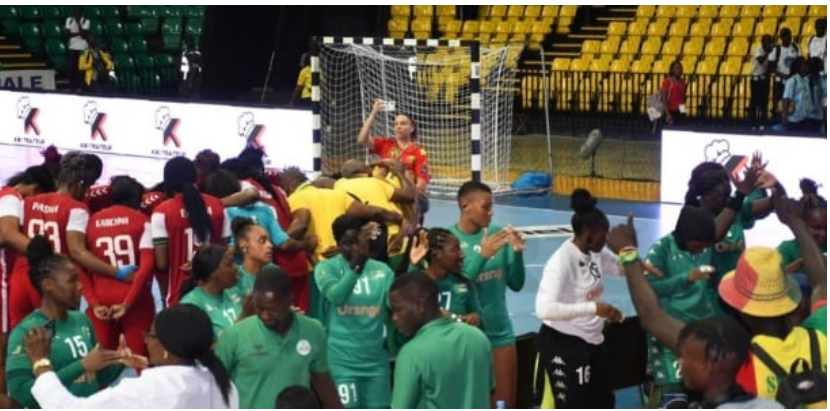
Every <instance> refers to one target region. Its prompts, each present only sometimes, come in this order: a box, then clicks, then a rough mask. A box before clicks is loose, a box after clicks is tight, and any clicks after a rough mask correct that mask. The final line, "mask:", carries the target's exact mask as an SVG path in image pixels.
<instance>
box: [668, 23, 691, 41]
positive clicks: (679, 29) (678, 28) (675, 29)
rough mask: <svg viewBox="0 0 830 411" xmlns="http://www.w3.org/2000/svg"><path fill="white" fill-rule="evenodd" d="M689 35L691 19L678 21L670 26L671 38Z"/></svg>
mask: <svg viewBox="0 0 830 411" xmlns="http://www.w3.org/2000/svg"><path fill="white" fill-rule="evenodd" d="M687 34H689V19H678V20H677V21H675V22H674V23H672V24H671V26H669V37H686V35H687Z"/></svg>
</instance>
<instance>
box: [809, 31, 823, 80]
mask: <svg viewBox="0 0 830 411" xmlns="http://www.w3.org/2000/svg"><path fill="white" fill-rule="evenodd" d="M807 55H808V56H810V57H818V58H820V59H821V61H823V62H824V72H827V35H825V36H824V37H816V36H812V37H810V40H808V41H807Z"/></svg>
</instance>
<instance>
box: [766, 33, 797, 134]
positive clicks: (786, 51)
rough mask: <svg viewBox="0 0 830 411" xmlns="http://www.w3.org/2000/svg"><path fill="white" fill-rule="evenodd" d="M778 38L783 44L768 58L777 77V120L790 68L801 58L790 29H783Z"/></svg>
mask: <svg viewBox="0 0 830 411" xmlns="http://www.w3.org/2000/svg"><path fill="white" fill-rule="evenodd" d="M778 37H780V38H781V44H779V45H777V46H775V48H773V50H772V52H770V54H769V58H768V61H769V71H770V73H772V74H774V75H775V77H774V78H775V81H774V82H773V85H772V109H773V111H774V113H773V118H776V117H777V114H778V113H780V109H779V107H778V104H779V102H780V101H781V98H782V97H783V96H784V85H785V84H787V79H789V78H790V75H791V74H792V72H791V70H790V66H791V65H792V63H793V60H795V58H796V57H800V56H801V49H800V48H799V47H798V44H796V43H795V42H793V34H792V31H791V30H790V29H789V28H787V27H784V28H782V29H781V31H780V32H779V34H778Z"/></svg>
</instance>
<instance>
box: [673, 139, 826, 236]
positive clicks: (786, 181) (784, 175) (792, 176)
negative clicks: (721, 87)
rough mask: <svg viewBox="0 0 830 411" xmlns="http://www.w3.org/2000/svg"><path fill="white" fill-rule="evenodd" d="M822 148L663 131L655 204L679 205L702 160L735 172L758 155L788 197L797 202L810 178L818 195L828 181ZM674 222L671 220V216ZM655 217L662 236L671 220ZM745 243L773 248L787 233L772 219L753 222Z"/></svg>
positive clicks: (814, 143) (813, 142)
mask: <svg viewBox="0 0 830 411" xmlns="http://www.w3.org/2000/svg"><path fill="white" fill-rule="evenodd" d="M827 149H828V145H827V139H826V138H805V137H790V136H766V135H765V136H757V135H737V134H717V133H699V132H690V131H675V130H664V131H663V141H662V155H661V158H660V200H661V201H662V202H664V203H676V204H683V202H684V198H685V196H686V190H687V188H688V183H689V178H690V177H691V174H692V169H694V168H695V166H697V165H698V164H700V163H702V162H704V161H715V162H718V163H721V164H723V165H724V166H726V167H727V168H728V169H737V168H739V167H740V166H741V165H742V164H744V162H745V161H748V160H749V159H751V157H752V154H753V153H754V152H755V151H759V152H760V153H761V154H762V156H763V159H764V161H765V162H768V163H769V164H768V165H767V169H768V170H769V171H770V172H771V173H773V174H774V175H775V176H776V177H777V178H778V180H779V181H780V182H781V184H783V185H784V187H785V188H786V189H787V193H788V195H789V196H790V197H794V198H800V197H801V191H800V190H799V186H798V182H799V180H800V179H802V178H805V177H807V178H811V179H813V180H815V181H816V182H818V183H819V184H821V185H822V186H823V188H820V189H819V194H822V195H824V196H825V197H826V196H827V192H826V191H825V190H826V189H827V187H828V183H830V180H829V179H828V176H827V170H828V168H827V158H828V150H827ZM674 218H676V217H674ZM674 218H672V217H670V216H662V215H661V218H660V220H661V226H664V227H663V229H662V230H661V232H662V233H667V232H669V231H671V230H672V229H673V228H674V223H675V220H674ZM747 236H748V238H749V240H752V238H753V237H755V238H759V237H760V238H762V241H758V242H755V243H754V244H752V245H765V246H772V247H775V246H777V245H778V241H780V240H784V239H789V238H792V233H790V232H789V230H788V229H787V228H786V227H784V226H782V225H781V224H780V223H779V222H778V219H777V218H776V217H775V215H772V216H770V217H768V218H766V219H764V220H763V221H761V222H759V223H758V224H757V225H756V226H755V227H753V228H752V229H751V230H749V231H748V232H747Z"/></svg>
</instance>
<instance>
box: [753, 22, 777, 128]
mask: <svg viewBox="0 0 830 411" xmlns="http://www.w3.org/2000/svg"><path fill="white" fill-rule="evenodd" d="M772 48H773V47H772V36H770V35H769V34H764V36H763V37H761V45H760V46H758V48H756V49H755V51H754V52H753V53H752V70H751V71H750V72H749V90H750V95H749V96H750V97H749V121H750V122H751V124H752V126H753V127H755V126H760V125H763V124H765V123H766V122H767V114H768V113H769V107H768V106H769V77H768V76H767V72H768V71H769V64H768V61H769V56H770V54H771V53H772Z"/></svg>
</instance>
